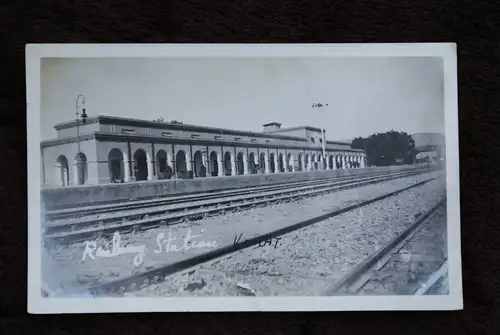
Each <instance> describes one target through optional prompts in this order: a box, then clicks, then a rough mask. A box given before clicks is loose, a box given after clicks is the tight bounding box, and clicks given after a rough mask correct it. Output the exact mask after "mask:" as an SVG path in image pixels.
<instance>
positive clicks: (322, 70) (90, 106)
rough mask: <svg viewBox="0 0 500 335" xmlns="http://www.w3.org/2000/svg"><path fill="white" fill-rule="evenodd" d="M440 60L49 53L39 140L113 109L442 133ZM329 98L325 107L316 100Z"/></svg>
mask: <svg viewBox="0 0 500 335" xmlns="http://www.w3.org/2000/svg"><path fill="white" fill-rule="evenodd" d="M442 64H443V63H442V60H441V59H440V58H394V57H387V58H373V57H370V58H274V59H270V58H244V59H242V58H232V59H231V58H191V59H187V58H184V59H180V58H163V59H160V58H157V59H138V58H136V59H125V58H121V59H116V58H115V59H104V58H93V59H92V58H88V59H44V60H43V61H42V73H41V74H42V79H41V82H42V86H41V87H42V88H41V94H42V95H41V97H42V101H41V113H42V117H41V127H42V139H43V140H45V139H50V138H55V137H56V132H55V130H54V128H53V126H54V124H56V123H59V122H66V121H70V120H73V119H74V118H75V99H76V96H77V95H78V94H84V95H85V96H86V109H87V114H88V115H89V116H95V115H110V116H120V117H130V118H139V119H145V120H154V119H157V118H159V117H163V118H164V120H165V121H170V120H178V121H182V122H184V123H185V124H194V125H204V126H211V127H220V128H232V129H238V130H250V131H261V130H262V125H263V124H264V123H268V122H273V121H276V122H280V123H282V124H283V127H294V126H300V125H309V126H313V127H324V128H325V129H326V131H327V133H326V137H327V138H328V139H329V140H347V139H352V138H354V137H357V136H363V137H365V136H369V135H371V134H372V133H376V132H384V131H387V130H391V129H394V130H397V131H406V132H407V133H410V134H412V133H419V132H431V133H442V134H444V96H443V80H444V79H443V65H442ZM316 102H320V103H323V104H328V107H327V108H325V109H317V108H312V107H311V105H312V104H313V103H316Z"/></svg>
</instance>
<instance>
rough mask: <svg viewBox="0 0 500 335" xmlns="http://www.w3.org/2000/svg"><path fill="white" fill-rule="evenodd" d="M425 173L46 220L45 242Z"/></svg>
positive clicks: (73, 239) (166, 222) (165, 222)
mask: <svg viewBox="0 0 500 335" xmlns="http://www.w3.org/2000/svg"><path fill="white" fill-rule="evenodd" d="M425 172H428V169H425V170H420V169H418V170H412V171H407V172H398V173H393V174H389V175H382V176H378V175H377V176H370V177H363V178H354V179H352V178H351V179H347V180H343V181H338V180H336V181H334V182H325V183H316V184H309V185H306V186H299V187H293V186H295V185H292V187H289V188H280V189H278V190H271V191H265V192H263V191H259V192H255V193H250V194H244V195H236V196H232V197H228V196H225V197H223V198H220V197H219V198H215V199H208V200H203V201H194V202H184V203H180V204H177V205H175V204H174V205H170V206H161V207H156V206H155V207H152V208H148V209H147V212H144V211H143V212H141V213H137V212H134V211H129V212H118V213H114V214H112V215H109V216H108V217H106V218H83V219H79V220H74V221H70V222H62V223H48V224H47V225H46V227H45V240H46V243H49V244H50V243H66V244H67V243H75V242H80V241H84V240H87V239H89V238H98V237H105V236H110V235H112V234H113V233H114V232H116V231H123V232H130V231H137V230H142V229H150V228H155V227H159V226H165V225H171V224H176V223H180V222H189V221H197V220H201V219H204V218H207V217H210V216H216V215H221V214H225V213H226V212H228V211H233V212H237V211H241V210H245V209H251V208H255V207H259V206H267V205H270V204H278V203H281V202H290V201H296V200H298V199H301V198H307V197H312V196H317V195H321V194H326V193H331V192H336V191H341V190H345V189H350V188H355V187H361V186H366V185H370V184H374V183H380V182H384V181H388V180H393V179H397V178H404V177H410V176H414V175H418V174H422V173H425Z"/></svg>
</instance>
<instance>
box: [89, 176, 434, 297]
mask: <svg viewBox="0 0 500 335" xmlns="http://www.w3.org/2000/svg"><path fill="white" fill-rule="evenodd" d="M437 178H438V177H434V178H428V179H426V180H423V181H421V182H418V183H415V184H413V185H410V186H406V187H404V188H401V189H398V190H396V191H392V192H389V193H386V194H383V195H381V196H377V197H373V198H371V199H368V200H363V201H359V202H357V203H355V204H352V205H349V206H346V207H344V208H341V209H338V210H334V211H331V212H327V213H325V214H322V215H319V216H316V217H313V218H310V219H307V220H304V221H301V222H297V223H295V224H293V225H290V226H287V227H284V228H280V229H277V230H274V231H271V232H268V233H265V234H262V235H259V236H256V237H252V238H248V239H246V240H243V241H240V242H236V241H235V243H233V244H230V245H226V246H222V247H220V248H217V249H215V250H212V251H209V252H207V253H203V254H200V255H196V256H193V257H191V258H188V259H184V260H181V261H178V262H175V263H171V264H168V265H165V266H161V267H157V268H154V269H151V270H148V271H144V272H141V273H138V274H134V275H131V276H129V277H125V278H122V279H119V280H115V281H109V282H107V283H103V284H100V285H97V286H94V287H91V288H88V289H86V290H85V292H86V293H90V294H91V295H93V296H121V295H123V294H125V293H127V292H132V291H136V290H138V289H142V288H144V287H146V286H149V285H151V284H154V283H159V282H161V281H163V280H164V279H165V278H166V277H168V276H170V275H173V274H176V273H179V272H181V271H185V270H189V269H191V268H193V267H196V266H199V265H201V264H203V263H206V262H210V261H214V260H217V259H221V258H224V257H228V256H230V255H231V254H233V253H235V252H237V251H240V250H242V249H246V248H250V247H253V246H256V245H258V244H260V243H262V242H264V241H268V240H270V239H273V238H277V237H279V236H281V235H284V234H287V233H290V232H293V231H296V230H299V229H302V228H305V227H307V226H310V225H312V224H315V223H318V222H322V221H325V220H327V219H330V218H332V217H335V216H338V215H341V214H344V213H347V212H350V211H353V210H356V209H358V208H360V207H363V206H367V205H369V204H372V203H375V202H378V201H381V200H383V199H386V198H389V197H392V196H395V195H398V194H399V193H402V192H404V191H407V190H410V189H412V188H415V187H418V186H421V185H424V184H426V183H429V182H431V181H433V180H436V179H437ZM429 215H430V214H429ZM429 215H428V214H425V215H423V216H422V217H421V218H420V219H419V222H421V221H422V220H424V219H425V218H427V217H429ZM412 226H414V225H412ZM370 259H372V257H371V258H370ZM344 281H345V280H344Z"/></svg>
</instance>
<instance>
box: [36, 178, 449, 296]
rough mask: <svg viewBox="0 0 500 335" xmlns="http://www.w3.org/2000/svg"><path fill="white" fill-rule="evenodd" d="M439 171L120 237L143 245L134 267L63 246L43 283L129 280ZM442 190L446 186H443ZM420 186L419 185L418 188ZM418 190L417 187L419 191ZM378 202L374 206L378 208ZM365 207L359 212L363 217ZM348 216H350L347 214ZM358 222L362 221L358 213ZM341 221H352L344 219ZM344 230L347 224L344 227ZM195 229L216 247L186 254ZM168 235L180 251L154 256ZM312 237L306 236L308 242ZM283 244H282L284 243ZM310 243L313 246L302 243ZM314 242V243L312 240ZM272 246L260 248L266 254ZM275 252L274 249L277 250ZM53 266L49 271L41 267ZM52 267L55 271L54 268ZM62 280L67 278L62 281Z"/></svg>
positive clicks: (128, 259)
mask: <svg viewBox="0 0 500 335" xmlns="http://www.w3.org/2000/svg"><path fill="white" fill-rule="evenodd" d="M438 174H439V172H434V173H425V174H422V175H418V176H412V177H409V178H402V179H396V180H392V181H389V182H384V183H382V184H375V185H369V186H364V187H360V188H356V189H350V190H344V191H340V192H335V193H331V194H327V195H323V196H317V197H313V198H309V199H303V200H299V201H296V202H293V203H282V204H278V205H273V206H268V207H264V208H255V209H252V210H246V211H241V212H237V213H228V214H226V215H221V216H216V217H211V218H207V219H205V220H202V221H196V222H191V223H187V224H178V225H175V226H171V227H166V228H157V229H150V230H147V231H142V232H136V233H127V234H122V235H121V246H122V247H127V246H142V245H143V246H144V251H145V253H144V256H143V262H142V263H141V264H140V265H138V266H136V265H134V262H133V259H134V256H135V255H134V254H132V253H126V254H122V255H118V256H114V257H110V258H105V257H102V258H97V257H96V258H95V259H91V258H89V257H86V259H85V260H82V257H83V254H84V250H85V245H86V244H85V243H78V244H74V245H71V246H63V247H59V248H58V249H55V250H54V249H53V250H49V252H46V253H45V255H44V262H50V263H53V264H54V263H56V266H57V267H58V268H59V269H60V272H61V273H64V274H65V275H61V276H60V275H59V273H58V274H57V276H56V274H55V273H54V271H53V270H52V271H50V272H47V271H45V273H44V281H46V282H48V283H50V284H51V286H52V287H61V285H64V287H65V288H66V289H68V288H71V287H81V286H90V285H95V284H99V283H104V282H108V281H111V280H116V279H119V278H124V277H126V276H129V275H132V274H135V273H140V272H143V271H145V270H149V269H153V268H155V267H158V266H161V265H165V264H170V263H172V262H176V261H180V260H182V259H186V258H189V257H192V256H193V255H197V254H200V253H204V252H206V251H208V250H212V249H213V248H214V247H215V245H217V246H224V245H228V244H232V243H233V241H234V239H235V237H236V238H238V237H241V238H242V239H245V238H251V237H254V236H258V235H261V234H263V233H266V232H269V231H272V230H275V229H278V228H282V227H286V226H288V225H290V224H293V223H296V222H299V221H302V220H305V219H308V218H311V217H314V216H318V215H321V214H323V213H325V212H329V211H333V210H336V209H340V208H343V207H345V206H348V205H352V204H354V203H357V202H359V201H363V200H366V199H369V198H372V197H376V196H380V195H382V194H385V193H388V192H391V191H395V190H397V189H400V188H403V187H405V186H409V185H412V184H415V183H417V182H420V181H423V180H426V179H428V178H430V177H435V176H437V175H438ZM441 187H442V188H443V189H444V186H443V185H442V186H441ZM419 188H420V187H418V189H419ZM416 189H417V188H416ZM376 205H377V204H374V206H376ZM366 210H367V208H364V209H360V211H361V212H362V213H364V212H363V211H366ZM346 215H347V214H346ZM356 217H357V219H356V220H357V221H360V220H361V221H362V220H364V219H362V218H360V216H359V214H358V215H356ZM343 220H348V219H346V218H344V219H343ZM345 226H346V227H347V226H349V225H345ZM189 229H191V234H196V235H199V236H197V237H196V238H193V240H194V241H196V242H197V243H198V244H199V245H201V241H202V240H203V241H205V242H206V243H207V244H211V243H213V245H212V246H207V247H204V248H190V249H188V250H184V249H183V248H182V245H183V238H184V237H185V236H186V234H187V232H188V230H189ZM169 231H170V233H171V236H172V238H175V239H176V240H175V241H173V244H175V245H176V246H177V247H178V248H180V249H182V250H179V251H169V252H161V253H155V250H157V249H158V243H157V241H158V240H157V238H158V236H160V234H163V236H164V239H166V238H167V237H168V234H169ZM310 238H314V235H313V236H308V237H307V238H306V240H307V239H310ZM96 242H97V245H99V246H102V247H108V248H109V247H110V246H111V241H110V240H109V239H107V240H98V241H96ZM281 243H284V241H281ZM300 243H309V242H300ZM311 243H312V242H311ZM304 248H307V245H300V246H297V253H300V252H305V251H304V250H302V249H304ZM265 249H268V248H262V250H265ZM273 252H276V251H273ZM43 268H44V269H45V268H49V267H43ZM51 268H52V269H54V267H51ZM61 278H64V280H61Z"/></svg>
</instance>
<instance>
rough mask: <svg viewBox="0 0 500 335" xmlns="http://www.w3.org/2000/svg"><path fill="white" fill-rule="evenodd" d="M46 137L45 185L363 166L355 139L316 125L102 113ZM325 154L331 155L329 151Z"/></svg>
mask: <svg viewBox="0 0 500 335" xmlns="http://www.w3.org/2000/svg"><path fill="white" fill-rule="evenodd" d="M54 128H55V129H56V131H57V138H56V139H52V140H46V141H43V142H41V145H40V150H41V162H42V163H41V164H42V166H41V180H42V186H44V187H61V186H76V185H87V184H89V185H96V184H107V183H130V182H134V181H143V180H161V179H165V180H168V179H192V178H195V179H196V178H217V177H219V176H235V177H237V176H239V175H248V174H272V173H290V172H299V171H313V170H333V169H350V168H363V167H365V164H366V156H365V153H364V152H363V151H362V150H356V149H351V145H350V143H345V142H334V141H326V131H323V133H322V130H321V129H319V128H315V127H309V126H299V127H293V128H282V127H281V124H280V123H277V122H273V123H269V124H265V125H264V126H263V130H262V131H261V132H249V131H239V130H233V129H222V128H213V127H204V126H195V125H186V124H182V123H177V122H159V121H146V120H137V119H130V118H120V117H111V116H96V117H92V118H88V119H87V120H86V123H85V124H83V123H82V122H81V121H80V122H79V123H77V122H76V121H71V122H65V123H60V124H57V125H55V126H54ZM323 153H324V154H323Z"/></svg>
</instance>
